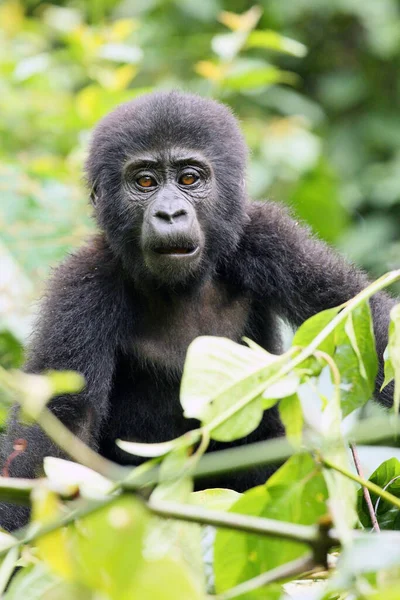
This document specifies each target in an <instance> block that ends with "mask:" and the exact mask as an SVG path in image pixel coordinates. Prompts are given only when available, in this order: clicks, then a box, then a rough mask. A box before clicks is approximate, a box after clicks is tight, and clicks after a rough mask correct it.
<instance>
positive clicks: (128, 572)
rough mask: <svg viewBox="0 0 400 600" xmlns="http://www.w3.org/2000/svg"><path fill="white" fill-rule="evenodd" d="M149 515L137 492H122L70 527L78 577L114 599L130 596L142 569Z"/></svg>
mask: <svg viewBox="0 0 400 600" xmlns="http://www.w3.org/2000/svg"><path fill="white" fill-rule="evenodd" d="M148 521H149V517H148V513H147V512H146V511H145V509H144V507H143V505H142V504H141V503H140V502H139V501H138V500H136V499H135V498H134V497H133V496H122V497H120V498H119V499H118V500H116V501H115V502H113V503H112V504H111V505H110V506H106V507H104V508H102V509H101V510H98V511H96V512H94V513H92V514H90V515H88V516H86V517H84V518H83V519H80V520H79V521H78V522H77V523H76V524H74V525H73V526H71V527H69V528H68V549H69V552H70V555H71V558H72V560H73V561H74V565H75V570H74V573H75V577H76V578H77V579H78V580H79V581H80V582H81V583H83V584H84V585H86V586H87V587H89V588H90V589H92V590H96V591H98V592H101V593H103V594H105V595H106V596H107V597H109V598H110V599H111V600H130V599H131V598H132V593H133V589H134V585H135V581H136V577H137V576H138V573H139V571H140V569H142V568H143V557H142V544H143V538H144V533H145V530H146V526H147V524H148Z"/></svg>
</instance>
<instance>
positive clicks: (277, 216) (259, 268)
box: [238, 202, 395, 405]
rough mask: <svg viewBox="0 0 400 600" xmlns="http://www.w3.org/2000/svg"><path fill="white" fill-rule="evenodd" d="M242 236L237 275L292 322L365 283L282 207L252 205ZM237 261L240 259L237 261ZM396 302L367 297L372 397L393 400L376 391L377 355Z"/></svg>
mask: <svg viewBox="0 0 400 600" xmlns="http://www.w3.org/2000/svg"><path fill="white" fill-rule="evenodd" d="M248 214H249V217H250V221H249V223H248V225H247V228H246V231H245V234H244V236H243V238H242V243H241V248H240V249H239V254H242V256H243V258H244V260H243V262H242V273H241V276H242V277H243V278H244V279H245V281H246V279H247V281H246V285H247V286H249V287H250V288H251V289H252V290H253V292H254V293H256V294H257V295H261V296H262V297H265V298H266V299H267V300H268V301H269V302H270V303H271V304H272V306H273V308H274V310H275V311H276V312H277V313H278V314H280V315H281V316H282V317H284V318H286V319H287V320H288V321H289V322H290V323H292V324H293V325H295V326H298V325H300V324H301V323H302V322H303V321H305V320H306V319H308V318H309V317H311V316H312V315H314V314H316V313H317V312H320V311H322V310H324V309H327V308H331V307H333V306H338V305H340V304H342V303H343V302H345V301H347V300H349V299H350V298H351V297H353V296H355V295H356V294H357V293H358V292H359V291H360V290H362V289H363V288H365V287H366V286H367V285H368V279H367V277H366V275H365V274H364V273H363V272H361V271H359V270H357V269H356V268H354V267H353V266H351V265H350V264H348V263H347V262H346V261H345V260H344V259H343V258H342V257H340V256H338V255H337V254H336V253H335V252H334V251H333V250H332V249H331V248H329V246H327V245H326V244H325V243H323V242H321V241H320V240H318V239H316V238H315V237H313V236H312V235H311V234H310V232H309V231H308V230H307V228H305V227H302V226H300V225H299V224H298V223H297V222H296V221H294V220H293V219H292V218H290V216H289V215H288V214H287V211H286V209H285V208H283V207H282V206H280V205H278V204H275V203H273V202H266V203H262V204H261V203H254V204H251V205H250V207H249V210H248ZM238 263H240V260H239V261H238ZM394 304H395V301H394V300H393V299H392V298H390V297H389V296H388V295H387V294H386V293H384V292H380V293H378V294H376V295H375V296H373V298H372V299H371V308H372V315H373V321H374V332H375V338H376V347H377V353H378V357H379V361H380V368H379V373H378V377H377V395H378V396H379V399H380V401H381V402H383V403H384V404H386V405H389V404H391V403H392V399H393V388H392V387H391V386H388V387H387V388H385V390H383V392H379V391H378V390H379V387H380V385H381V383H382V381H383V359H382V355H383V352H384V349H385V347H386V345H387V340H388V327H389V320H390V317H389V313H390V309H391V308H392V306H393V305H394Z"/></svg>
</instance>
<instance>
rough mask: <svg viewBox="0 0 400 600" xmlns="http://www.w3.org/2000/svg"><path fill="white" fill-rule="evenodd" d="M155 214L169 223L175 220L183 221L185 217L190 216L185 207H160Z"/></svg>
mask: <svg viewBox="0 0 400 600" xmlns="http://www.w3.org/2000/svg"><path fill="white" fill-rule="evenodd" d="M154 216H155V217H156V218H157V219H161V220H162V221H166V222H167V223H174V222H175V221H178V220H180V221H183V220H184V218H185V217H187V216H188V213H187V210H185V209H184V208H178V209H177V210H175V209H173V208H171V209H169V210H168V209H166V208H163V209H159V210H157V211H156V212H155V213H154Z"/></svg>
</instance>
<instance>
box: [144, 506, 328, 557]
mask: <svg viewBox="0 0 400 600" xmlns="http://www.w3.org/2000/svg"><path fill="white" fill-rule="evenodd" d="M147 507H148V509H149V510H150V511H151V512H152V513H153V514H155V515H158V516H159V517H166V518H173V519H178V520H181V521H189V522H194V523H201V524H203V525H213V526H214V527H220V528H223V529H235V531H243V532H245V533H255V534H258V535H266V536H268V537H276V538H279V539H287V540H294V541H296V542H302V543H304V544H308V545H309V546H311V547H314V546H318V544H319V543H320V532H319V530H318V528H317V527H314V526H312V525H298V524H297V523H288V522H285V521H277V520H275V519H266V518H264V517H252V516H248V515H241V514H239V513H230V512H228V513H227V512H222V511H217V510H210V509H208V508H203V507H199V506H194V505H191V504H179V503H177V502H166V501H160V500H154V499H150V500H149V501H148V502H147ZM330 540H331V545H332V546H334V545H337V544H338V540H337V539H336V538H334V537H333V536H332V537H331V538H330Z"/></svg>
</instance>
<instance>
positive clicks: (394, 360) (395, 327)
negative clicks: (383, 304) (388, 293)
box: [388, 304, 400, 414]
mask: <svg viewBox="0 0 400 600" xmlns="http://www.w3.org/2000/svg"><path fill="white" fill-rule="evenodd" d="M390 318H391V322H390V326H389V344H388V349H389V359H390V362H391V364H392V367H393V371H394V398H393V408H394V412H395V413H396V414H398V413H399V409H400V304H396V306H394V307H393V308H392V310H391V312H390Z"/></svg>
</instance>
